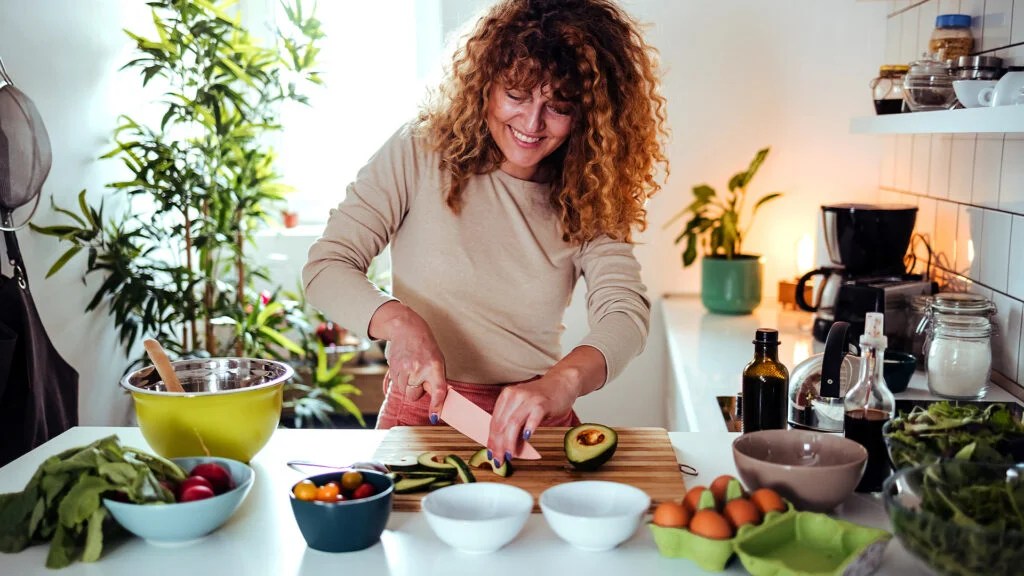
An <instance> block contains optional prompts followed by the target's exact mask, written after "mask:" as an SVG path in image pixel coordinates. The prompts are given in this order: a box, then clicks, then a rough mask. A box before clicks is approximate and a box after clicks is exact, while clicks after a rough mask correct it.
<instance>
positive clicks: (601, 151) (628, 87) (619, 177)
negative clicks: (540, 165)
mask: <svg viewBox="0 0 1024 576" xmlns="http://www.w3.org/2000/svg"><path fill="white" fill-rule="evenodd" d="M496 81H497V82H502V83H504V85H505V86H508V87H510V88H518V89H524V90H531V89H532V88H534V87H536V86H538V85H542V84H545V83H546V84H549V85H550V87H551V91H552V94H553V95H554V97H555V98H557V99H559V100H563V101H566V102H569V103H571V104H572V130H571V133H570V135H569V138H568V139H567V141H566V142H565V143H563V144H562V146H560V147H559V149H558V150H556V151H555V152H553V153H552V154H550V155H549V156H548V157H547V158H545V159H544V167H545V169H546V170H547V173H549V174H551V175H552V180H551V192H550V202H551V205H552V207H553V208H554V209H555V210H557V211H558V212H559V214H560V218H561V223H562V230H563V238H564V239H565V240H566V241H569V242H577V243H582V242H586V241H589V240H592V239H593V238H595V237H597V236H598V235H601V234H606V235H608V236H610V237H612V238H615V239H618V240H624V241H626V242H632V230H633V228H634V227H635V228H636V229H637V230H640V231H642V230H644V229H645V228H646V225H647V210H646V208H645V203H646V200H647V198H648V197H650V196H651V195H652V194H654V193H656V192H657V191H658V190H660V188H661V186H660V184H658V182H657V181H656V180H655V174H656V170H657V167H658V165H659V164H660V165H662V166H663V167H664V170H665V174H666V175H667V174H668V159H667V158H666V156H665V154H664V151H663V149H662V145H663V142H664V139H665V138H667V136H668V130H667V128H666V114H665V99H664V97H662V96H661V94H660V92H659V79H658V75H657V51H656V50H655V49H654V48H653V47H651V46H650V45H648V44H647V43H646V42H645V41H644V39H643V37H642V36H641V33H640V30H639V26H638V25H637V23H636V22H635V21H633V20H632V19H631V18H630V17H629V16H628V15H627V14H626V13H625V12H623V11H622V10H621V9H620V8H619V7H618V6H616V5H615V4H614V3H613V2H612V1H611V0H502V1H500V2H498V3H497V4H496V5H495V6H494V7H493V8H491V10H489V11H488V13H487V14H486V15H485V16H483V17H482V18H481V19H480V20H479V21H478V22H477V23H476V26H475V27H474V29H473V31H472V32H471V33H470V34H469V36H468V37H467V38H466V39H465V40H464V42H463V43H462V45H461V46H460V48H459V49H458V50H457V51H456V52H455V55H454V58H453V61H452V63H451V67H450V69H449V70H448V71H447V77H446V80H445V81H444V82H443V83H442V84H441V86H440V91H439V93H438V94H437V96H438V98H437V99H435V100H434V102H432V103H431V104H428V105H426V106H425V107H424V108H423V110H422V111H421V112H420V116H419V127H420V129H421V130H423V132H424V133H425V134H426V135H427V138H428V141H429V142H430V144H431V145H432V146H433V147H434V148H436V149H437V150H438V151H439V152H440V153H441V163H440V164H441V165H440V169H441V170H443V171H445V172H446V173H447V174H448V176H449V182H450V184H449V189H448V191H447V194H446V202H447V204H448V206H449V208H450V209H451V210H452V211H453V212H455V213H458V212H459V210H460V207H461V204H462V201H463V198H462V195H463V184H464V183H465V182H466V180H467V179H468V178H469V177H470V176H471V175H473V174H485V173H488V172H491V171H493V170H495V169H498V168H499V167H500V166H501V163H502V161H503V160H504V156H503V155H502V153H501V150H500V149H499V148H498V145H497V144H496V143H495V141H494V139H493V138H492V136H491V133H490V131H489V130H488V127H487V120H486V114H487V106H488V99H489V95H490V89H491V86H492V85H493V84H494V82H496Z"/></svg>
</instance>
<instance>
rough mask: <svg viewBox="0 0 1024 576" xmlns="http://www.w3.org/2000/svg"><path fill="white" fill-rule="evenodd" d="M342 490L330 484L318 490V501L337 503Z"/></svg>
mask: <svg viewBox="0 0 1024 576" xmlns="http://www.w3.org/2000/svg"><path fill="white" fill-rule="evenodd" d="M339 493H341V489H340V488H338V485H337V484H335V483H334V482H329V483H327V484H324V485H323V486H321V487H319V488H317V489H316V499H317V500H319V501H321V502H337V501H338V494H339Z"/></svg>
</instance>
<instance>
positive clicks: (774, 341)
mask: <svg viewBox="0 0 1024 576" xmlns="http://www.w3.org/2000/svg"><path fill="white" fill-rule="evenodd" d="M788 402H789V371H788V370H787V369H786V366H785V365H783V364H782V363H781V362H779V332H778V330H771V329H769V328H759V329H758V330H757V332H756V333H755V334H754V359H753V360H752V361H751V362H750V364H747V366H746V368H744V369H743V432H756V431H758V430H770V429H785V428H786V408H787V406H788Z"/></svg>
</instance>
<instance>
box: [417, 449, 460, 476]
mask: <svg viewBox="0 0 1024 576" xmlns="http://www.w3.org/2000/svg"><path fill="white" fill-rule="evenodd" d="M416 461H417V462H419V464H420V466H423V467H424V468H432V469H434V470H452V471H454V470H455V465H454V464H452V463H450V462H445V456H444V455H443V454H439V453H437V452H423V453H422V454H420V455H419V457H417V458H416Z"/></svg>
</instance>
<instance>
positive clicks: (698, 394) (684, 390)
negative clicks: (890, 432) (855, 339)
mask: <svg viewBox="0 0 1024 576" xmlns="http://www.w3.org/2000/svg"><path fill="white" fill-rule="evenodd" d="M662 310H663V312H664V315H665V332H666V337H667V343H668V357H669V387H668V396H669V397H668V405H667V410H668V414H667V422H668V428H669V430H687V431H691V432H705V431H707V432H725V431H726V425H725V420H724V419H723V418H722V415H721V410H720V408H719V406H718V401H717V398H716V397H717V396H735V395H736V394H737V393H738V392H739V391H740V389H741V374H742V372H743V367H744V366H746V365H747V363H748V362H750V360H751V358H753V356H754V346H753V344H752V343H751V340H753V338H754V332H755V331H756V330H757V329H758V328H775V329H776V330H778V331H779V340H780V341H781V342H782V344H781V345H780V346H779V360H780V361H781V362H782V363H783V364H785V365H786V367H787V368H789V370H790V373H792V371H793V368H795V367H796V365H797V364H799V363H800V362H802V361H803V360H804V359H806V358H807V357H809V356H810V355H812V354H817V353H820V352H823V351H824V350H825V345H824V344H822V343H820V342H818V341H816V340H815V339H814V337H813V336H812V335H811V321H812V315H811V314H810V313H809V312H803V311H794V310H785V309H783V308H781V307H779V306H778V305H775V304H774V303H771V302H764V303H763V304H761V306H759V307H758V308H757V309H756V310H754V313H753V314H749V315H745V316H724V315H720V314H711V313H709V312H708V311H707V310H705V309H704V306H703V305H702V304H701V302H700V297H699V296H673V297H666V298H663V299H662ZM896 399H897V400H899V399H909V400H919V399H922V400H923V399H936V397H935V396H934V395H932V394H931V393H930V392H929V391H928V380H927V376H926V375H925V373H924V371H922V370H918V371H917V372H915V373H914V376H913V377H912V378H911V380H910V385H909V386H908V387H907V390H905V391H904V392H901V393H899V394H896ZM985 399H986V400H995V401H1009V402H1016V401H1017V399H1016V398H1015V397H1013V396H1012V395H1010V393H1009V392H1007V391H1006V390H1004V389H1002V388H1000V387H999V386H998V385H997V384H995V383H992V384H991V386H990V387H989V391H988V395H987V396H986V398H985Z"/></svg>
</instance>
